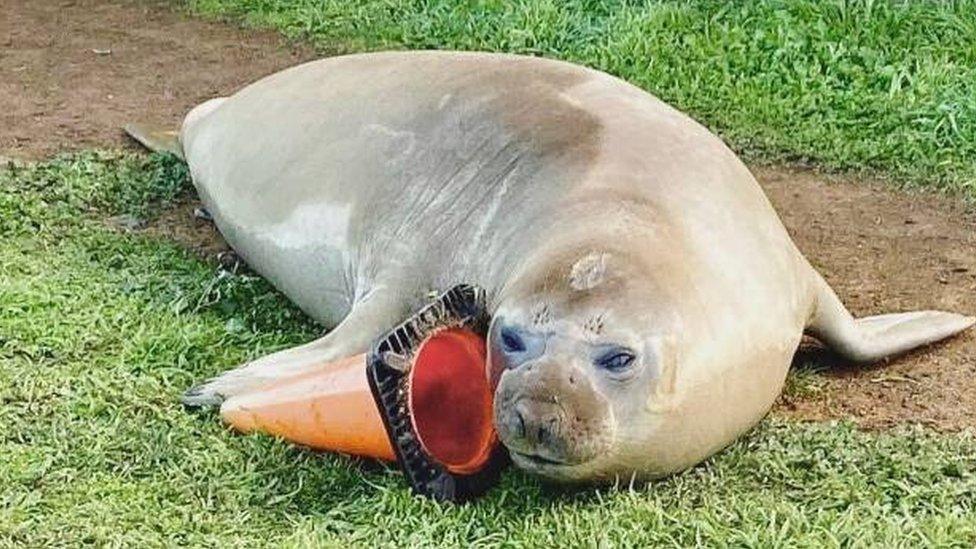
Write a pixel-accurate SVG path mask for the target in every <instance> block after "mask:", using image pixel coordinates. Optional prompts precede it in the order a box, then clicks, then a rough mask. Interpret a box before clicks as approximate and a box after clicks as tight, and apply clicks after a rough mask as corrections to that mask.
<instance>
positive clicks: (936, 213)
mask: <svg viewBox="0 0 976 549" xmlns="http://www.w3.org/2000/svg"><path fill="white" fill-rule="evenodd" d="M0 10H2V15H3V16H2V17H0V47H2V48H3V49H2V52H3V53H2V56H0V75H2V76H0V105H3V106H4V110H3V112H2V113H0V156H20V157H28V158H39V157H43V156H45V155H48V154H51V153H54V152H58V151H63V150H71V149H80V148H85V147H91V146H102V147H104V146H109V147H115V146H131V145H130V144H129V142H128V141H127V140H126V139H125V137H124V136H123V134H122V132H121V130H120V128H121V126H122V125H123V124H124V123H126V122H129V121H143V122H149V123H153V124H158V125H161V126H166V127H174V128H175V127H177V126H178V124H179V122H180V120H181V119H182V116H183V115H184V114H185V113H186V111H187V110H188V109H189V108H191V107H192V106H193V105H195V104H197V103H199V102H200V101H202V100H205V99H207V98H210V97H213V96H215V95H225V94H228V93H230V92H233V91H234V90H236V89H238V88H239V87H240V86H242V85H244V84H247V83H248V82H251V81H253V80H255V79H257V78H258V77H260V76H263V75H265V74H269V73H272V72H275V71H277V70H280V69H282V68H284V67H286V66H289V65H293V64H296V63H298V62H300V61H303V60H307V59H310V58H312V57H314V54H313V53H312V52H311V50H309V49H307V48H303V47H300V46H291V45H288V44H286V43H285V42H284V41H283V40H282V39H280V38H279V37H278V36H277V35H275V34H274V33H270V32H262V31H250V30H241V29H237V28H235V27H232V26H229V25H224V24H219V23H208V22H202V21H197V20H193V19H190V18H188V17H186V16H184V15H181V14H178V13H174V12H173V11H171V10H170V9H169V8H168V7H167V4H165V3H161V2H154V3H146V2H136V1H127V0H109V1H94V0H75V1H61V2H58V1H51V0H36V1H30V0H4V1H3V3H2V6H0ZM108 51H110V52H111V53H107V52H108ZM755 172H756V175H757V177H758V178H759V180H760V182H761V183H762V184H763V187H764V188H765V189H766V192H767V193H768V194H769V197H770V199H771V200H772V201H773V203H774V204H775V206H776V208H777V210H778V211H779V213H780V215H781V217H782V218H783V220H784V222H785V223H786V225H787V227H788V228H789V230H790V232H791V234H792V235H793V237H794V238H795V239H796V241H797V243H798V245H799V246H800V248H801V249H802V250H803V252H804V253H805V254H806V255H807V257H808V258H809V259H810V261H811V262H812V263H813V264H814V265H815V266H816V267H817V268H818V269H820V271H821V272H822V273H823V274H824V276H825V277H826V278H827V280H828V281H829V282H830V283H831V284H832V285H833V286H834V288H835V289H836V290H837V293H838V294H839V295H840V296H841V298H842V299H843V300H844V302H845V303H846V304H847V305H848V306H849V307H850V309H851V310H852V311H853V312H854V314H855V315H858V316H864V315H870V314H879V313H883V312H893V311H903V310H912V309H925V308H938V309H946V310H952V311H959V312H964V313H969V314H973V313H976V218H974V217H973V216H972V215H971V214H967V213H966V211H965V210H964V208H963V206H962V204H960V203H959V202H957V201H953V200H950V199H945V198H941V197H938V196H935V195H932V194H927V193H922V194H907V193H903V192H896V191H892V190H890V189H889V188H886V187H884V186H883V185H882V184H881V183H878V182H871V181H856V180H854V179H852V178H844V177H832V176H824V175H821V174H817V173H814V172H811V171H806V170H789V169H781V168H757V169H756V170H755ZM198 205H199V204H198V203H197V202H196V201H195V200H193V199H184V200H183V201H181V202H180V203H179V204H178V205H177V206H176V207H174V208H172V209H170V210H168V211H167V212H165V213H164V214H163V215H162V216H160V217H159V218H158V219H156V220H154V221H153V222H151V223H150V224H149V226H148V227H147V228H142V229H138V230H143V231H147V232H149V233H150V234H155V235H158V236H160V237H164V238H170V239H173V240H176V241H178V242H180V243H182V244H183V245H185V246H187V247H188V248H190V249H192V250H194V251H196V252H197V253H200V254H202V255H205V256H210V257H212V256H213V255H214V254H216V253H217V252H220V251H223V250H225V249H226V248H225V246H226V245H225V244H224V243H223V240H222V239H221V238H220V236H219V235H217V234H216V232H215V231H214V230H213V227H212V225H211V224H209V223H207V222H204V221H201V220H199V219H196V218H195V217H194V215H193V210H194V208H196V207H198ZM811 361H812V362H814V363H816V364H818V365H822V366H826V367H827V368H826V371H825V372H824V373H822V374H819V375H818V378H817V379H818V382H817V383H818V385H822V387H821V389H822V390H820V391H818V392H817V394H816V395H814V396H805V397H802V398H796V397H787V398H784V399H782V401H781V402H780V404H779V405H778V406H777V408H776V410H775V411H774V413H775V414H778V415H783V416H788V417H794V418H799V419H807V420H823V419H834V418H852V419H854V420H855V421H857V422H858V423H859V424H861V425H863V426H865V427H867V428H883V427H887V426H891V425H895V424H899V423H905V422H913V423H922V424H926V425H929V426H931V427H934V428H936V429H940V430H958V429H962V428H966V427H976V330H970V331H969V332H968V333H966V334H963V335H962V336H960V337H957V338H955V339H954V340H951V341H948V342H946V343H943V344H939V345H935V346H933V347H931V348H928V349H923V350H920V351H916V352H914V353H912V354H910V355H908V356H905V357H901V358H898V359H895V360H892V361H890V363H888V364H879V365H874V366H871V367H867V368H863V367H862V368H857V367H852V366H850V365H845V364H841V363H838V361H837V359H836V358H833V357H831V356H830V355H829V354H827V353H824V352H823V351H822V350H820V349H818V348H817V347H816V346H807V347H805V350H804V351H803V352H801V354H800V355H799V356H798V359H797V361H796V362H797V363H802V362H811Z"/></svg>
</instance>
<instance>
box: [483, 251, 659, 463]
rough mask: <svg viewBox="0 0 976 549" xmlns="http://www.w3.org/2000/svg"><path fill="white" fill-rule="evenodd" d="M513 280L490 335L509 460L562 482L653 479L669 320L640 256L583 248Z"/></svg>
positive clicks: (497, 413)
mask: <svg viewBox="0 0 976 549" xmlns="http://www.w3.org/2000/svg"><path fill="white" fill-rule="evenodd" d="M544 263H545V268H542V269H530V270H536V272H537V274H536V275H532V274H526V273H524V272H523V274H521V275H520V276H518V277H517V283H516V284H515V288H509V291H507V292H506V295H505V296H503V298H502V300H501V302H500V303H499V305H498V308H497V310H496V312H495V315H494V317H493V321H492V325H491V328H490V333H489V368H490V376H491V378H492V380H493V382H495V383H497V387H496V390H495V401H494V421H495V426H496V428H497V430H498V433H499V437H500V438H501V441H502V442H503V443H504V444H505V446H506V447H508V449H509V451H510V453H511V456H512V460H513V461H514V463H515V464H516V465H517V466H519V467H520V468H522V469H525V470H527V471H529V472H532V473H536V474H539V475H542V476H544V477H547V478H550V479H553V480H560V481H594V480H597V481H600V480H602V481H616V480H618V479H619V480H623V481H626V480H628V479H631V478H633V477H635V476H636V477H640V478H643V477H650V476H659V475H660V473H661V472H656V471H648V470H646V468H645V467H644V461H646V457H645V456H646V454H647V443H648V441H647V438H648V437H647V434H648V432H650V431H653V430H654V426H655V424H656V423H657V422H659V421H660V414H659V411H660V409H661V405H662V402H661V401H662V400H666V399H667V393H668V387H667V386H668V384H669V383H670V381H669V377H670V374H669V372H672V373H673V356H672V354H673V353H671V349H670V348H671V344H670V338H669V337H668V335H667V334H668V333H669V332H670V331H671V328H670V327H671V326H673V319H670V318H666V317H665V318H662V317H661V316H660V314H655V311H661V310H662V307H659V306H657V307H656V306H655V301H656V300H660V299H661V295H662V287H661V286H660V285H659V284H656V283H655V281H654V280H653V279H652V277H649V276H648V272H647V271H648V269H653V265H649V264H648V263H647V261H646V260H644V259H643V258H642V257H640V254H637V255H631V254H627V253H626V252H624V251H621V250H619V249H618V250H616V251H608V250H606V249H599V248H596V249H594V248H590V249H584V250H580V249H579V248H578V247H573V249H569V250H565V251H563V252H561V253H559V254H557V255H556V257H552V256H550V257H549V258H547V260H546V261H545V262H544Z"/></svg>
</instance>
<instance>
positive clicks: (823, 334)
mask: <svg viewBox="0 0 976 549" xmlns="http://www.w3.org/2000/svg"><path fill="white" fill-rule="evenodd" d="M817 279H818V283H819V291H818V294H817V309H816V311H815V313H814V315H813V318H812V319H811V322H810V324H809V326H807V331H808V332H809V333H810V335H812V336H814V337H816V338H817V339H819V340H820V341H823V342H824V343H826V344H827V345H828V346H830V348H831V349H833V350H834V351H835V352H837V353H838V354H840V355H841V356H843V357H845V358H848V359H850V360H852V361H854V362H862V363H868V362H874V361H877V360H880V359H882V358H885V357H889V356H894V355H898V354H901V353H904V352H906V351H910V350H912V349H914V348H916V347H921V346H922V345H927V344H929V343H935V342H936V341H939V340H942V339H945V338H947V337H950V336H953V335H955V334H958V333H959V332H961V331H963V330H965V329H967V328H969V327H971V326H973V324H976V318H974V317H971V316H964V315H960V314H956V313H947V312H943V311H915V312H909V313H894V314H886V315H878V316H869V317H865V318H859V319H854V317H852V316H851V313H850V312H848V311H847V308H846V307H844V305H843V304H842V303H841V302H840V299H838V297H837V295H836V294H835V293H834V291H833V290H832V289H831V288H830V286H828V285H827V283H826V282H825V281H824V280H823V279H822V278H820V276H819V275H817Z"/></svg>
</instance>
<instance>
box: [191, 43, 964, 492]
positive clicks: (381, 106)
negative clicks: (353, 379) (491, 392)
mask: <svg viewBox="0 0 976 549" xmlns="http://www.w3.org/2000/svg"><path fill="white" fill-rule="evenodd" d="M180 141H181V143H182V147H183V152H184V154H185V157H186V160H187V162H188V163H189V165H190V170H191V174H192V177H193V181H194V183H195V185H196V187H197V189H198V191H199V193H200V196H201V198H202V199H203V202H204V204H205V205H206V206H207V207H208V209H209V210H210V211H211V213H212V214H213V216H214V219H215V221H216V223H217V226H218V228H219V229H220V231H221V232H222V233H223V235H224V236H225V238H226V239H227V241H228V243H230V245H231V246H232V247H234V249H235V250H237V252H238V253H239V254H240V255H241V256H242V257H244V258H245V260H246V261H247V262H248V264H249V265H250V266H251V267H252V268H254V269H255V270H256V271H257V272H259V273H261V274H262V275H264V276H265V277H267V278H268V279H269V280H270V281H271V282H272V283H273V284H275V285H276V286H277V287H278V288H279V289H281V290H282V291H283V292H284V293H285V294H286V295H287V296H288V297H289V298H290V299H292V300H293V301H294V302H295V303H297V304H298V305H299V306H300V307H301V308H302V309H303V310H305V311H306V312H307V313H308V314H309V315H311V316H312V317H313V318H316V319H317V320H319V321H321V322H322V323H323V324H324V325H326V326H327V327H330V328H334V329H333V330H332V331H331V332H330V333H329V335H327V336H325V337H324V338H322V339H320V340H318V341H316V342H313V343H310V344H308V345H306V346H303V347H299V348H296V349H291V350H288V351H284V352H281V353H277V354H275V355H271V356H269V357H265V358H263V359H259V360H257V361H255V362H253V363H250V364H247V365H244V366H243V367H241V368H239V369H237V370H233V371H231V372H228V373H227V374H225V375H223V376H221V377H218V378H216V379H215V380H213V381H211V382H209V383H207V384H205V385H203V386H201V387H199V388H197V389H195V390H193V391H191V393H189V394H188V396H187V398H186V400H187V402H188V403H191V404H205V403H213V402H217V401H219V400H220V399H221V398H222V397H224V396H227V395H232V394H235V393H236V392H239V391H242V390H245V389H246V388H248V387H253V386H254V385H255V384H256V383H259V382H261V381H262V380H265V379H267V378H270V377H281V376H289V375H297V374H298V373H300V372H301V371H303V368H307V367H308V366H309V365H311V364H312V363H317V362H320V361H322V360H334V359H338V358H341V357H343V356H348V355H352V354H357V353H361V352H364V351H365V350H366V348H367V347H368V345H369V344H370V342H371V341H372V340H373V339H374V338H375V337H376V336H377V335H378V334H382V333H384V332H385V331H387V330H389V329H390V328H392V327H393V326H394V325H396V324H397V323H398V322H399V321H400V320H401V319H402V318H403V316H404V315H406V314H408V313H409V312H410V311H411V310H414V309H415V308H416V307H417V306H418V305H419V304H420V303H423V302H424V301H426V299H427V298H428V295H429V294H430V292H432V291H436V290H440V289H444V288H447V287H450V286H452V285H454V284H456V283H471V284H476V285H479V286H481V287H483V288H485V289H486V290H487V291H488V295H489V300H490V306H491V311H492V313H493V322H492V328H491V330H490V353H491V358H490V363H491V364H490V368H489V374H490V375H491V376H492V379H493V381H494V382H496V383H498V388H497V390H496V398H495V422H496V426H497V428H498V430H499V434H500V436H501V438H502V440H503V442H505V444H506V445H507V446H508V447H509V449H510V450H511V451H512V455H513V460H514V461H515V463H516V464H517V465H520V466H522V467H523V468H526V469H529V470H532V471H535V472H538V473H540V474H543V475H545V476H548V477H551V478H556V479H565V480H600V479H606V480H609V479H614V478H619V477H629V476H632V475H636V476H638V477H656V476H660V475H664V474H667V473H670V472H673V471H677V470H680V469H682V468H685V467H688V466H690V465H693V464H695V463H697V462H698V461H700V460H702V459H703V458H705V457H706V456H708V455H709V454H711V453H713V452H714V451H716V450H718V449H720V448H722V447H723V446H725V445H727V444H728V443H730V442H731V441H732V440H734V438H735V437H736V436H738V435H739V434H741V433H743V432H744V431H746V430H747V429H749V428H750V427H751V426H753V425H754V424H755V423H756V422H757V421H759V419H760V418H761V417H762V416H763V415H764V414H765V413H766V412H767V411H768V410H769V408H770V407H771V406H772V404H773V402H774V400H775V399H776V397H777V395H778V394H779V392H780V390H781V389H782V386H783V382H784V379H785V377H786V373H787V370H788V368H789V365H790V361H791V358H792V356H793V353H794V352H795V350H796V348H797V346H798V344H799V342H800V338H801V336H802V334H803V333H804V331H805V330H806V331H807V332H808V333H810V334H812V335H814V336H816V337H819V338H820V339H821V340H823V341H824V342H825V343H827V344H828V345H830V346H832V347H833V348H834V349H835V350H837V351H838V352H839V353H841V354H843V355H845V356H848V357H849V358H851V359H853V360H857V361H871V360H876V359H878V358H881V357H883V356H887V355H890V354H895V353H899V352H902V351H905V350H907V349H910V348H912V347H915V346H918V345H921V344H924V343H929V342H932V341H935V340H938V339H941V338H943V337H946V336H948V335H951V334H953V333H956V332H958V331H960V330H962V329H965V328H966V327H967V326H969V325H971V324H972V322H973V319H971V318H967V317H963V316H960V315H954V314H951V313H939V312H919V313H904V314H899V315H884V316H880V317H870V318H867V319H861V320H857V321H855V320H854V319H853V318H851V316H850V314H849V313H848V312H847V311H846V309H844V307H843V306H842V305H841V304H840V302H839V301H838V299H837V298H836V296H835V295H834V293H833V292H832V291H831V290H830V288H829V287H828V286H827V285H826V283H825V282H824V281H823V279H822V278H821V277H820V276H819V275H818V274H817V273H816V272H815V271H814V270H813V269H812V268H811V266H810V265H809V263H808V262H807V261H806V259H805V258H804V257H803V256H802V254H801V253H800V252H799V251H798V250H797V248H796V247H795V245H794V244H793V242H792V241H791V239H790V237H789V235H788V234H787V232H786V230H785V229H784V227H783V225H782V223H781V222H780V220H779V219H778V217H777V215H776V213H775V212H774V211H773V209H772V207H771V205H770V203H769V201H768V200H767V199H766V197H765V195H764V194H763V193H762V191H761V189H760V188H759V186H758V184H757V183H756V181H755V179H754V178H753V177H752V175H751V174H750V173H749V171H748V170H747V168H746V167H745V166H744V165H743V164H742V162H740V161H739V160H738V159H737V158H736V156H735V155H734V154H733V153H732V152H731V151H730V150H729V149H728V148H727V147H726V146H725V145H724V144H723V143H722V142H721V140H719V139H718V138H717V137H715V136H714V135H712V134H711V133H710V132H708V131H707V130H706V129H705V128H703V127H702V126H700V125H699V124H697V123H696V122H694V121H692V120H691V119H690V118H688V117H687V116H685V115H683V114H681V113H680V112H678V111H676V110H674V109H673V108H671V107H669V106H667V105H666V104H664V103H662V102H661V101H659V100H657V99H655V98H654V97H652V96H650V95H648V94H647V93H645V92H643V91H642V90H640V89H638V88H636V87H633V86H631V85H629V84H627V83H625V82H623V81H621V80H619V79H616V78H613V77H611V76H609V75H606V74H604V73H601V72H598V71H593V70H589V69H586V68H582V67H578V66H575V65H571V64H567V63H562V62H557V61H551V60H544V59H537V58H528V57H518V56H509V55H494V54H478V53H446V52H414V53H406V52H404V53H380V54H367V55H354V56H347V57H337V58H331V59H326V60H322V61H316V62H312V63H308V64H305V65H301V66H298V67H294V68H292V69H289V70H286V71H283V72H281V73H278V74H275V75H272V76H269V77H267V78H265V79H263V80H261V81H258V82H257V83H255V84H252V85H250V86H248V87H246V88H244V89H243V90H242V91H240V92H238V93H237V94H235V95H233V96H231V97H229V98H226V99H224V98H221V99H216V100H212V101H210V102H207V103H204V104H203V105H201V106H200V107H197V109H195V110H194V111H193V112H191V113H190V115H188V116H187V119H186V121H185V122H184V125H183V129H182V132H181V135H180Z"/></svg>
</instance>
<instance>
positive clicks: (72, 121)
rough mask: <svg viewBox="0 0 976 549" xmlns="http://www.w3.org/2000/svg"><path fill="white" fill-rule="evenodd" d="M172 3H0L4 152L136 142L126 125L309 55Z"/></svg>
mask: <svg viewBox="0 0 976 549" xmlns="http://www.w3.org/2000/svg"><path fill="white" fill-rule="evenodd" d="M171 5H172V3H171V2H170V3H166V2H162V1H137V0H107V1H99V0H2V1H0V151H2V152H0V154H2V155H5V156H8V157H15V158H28V159H31V158H40V157H43V156H47V155H50V154H52V153H55V152H59V151H66V150H77V149H84V148H87V147H92V146H97V147H105V146H110V147H123V146H133V145H131V144H130V143H129V142H128V141H127V140H126V138H125V136H124V135H123V133H122V130H121V128H122V126H123V125H124V124H125V123H127V122H133V121H142V122H147V123H152V124H158V125H160V126H165V127H173V128H177V127H179V123H180V121H181V120H182V119H183V115H184V114H186V111H187V110H188V109H189V108H190V107H192V106H194V105H196V104H198V103H200V102H201V101H204V100H206V99H209V98H211V97H214V96H216V95H226V94H228V93H231V92H233V91H235V90H236V89H238V88H239V87H240V86H241V85H242V84H246V83H248V82H251V81H253V80H256V79H258V78H259V77H261V76H264V75H267V74H270V73H273V72H276V71H278V70H281V69H283V68H285V67H288V66H290V65H293V64H295V63H298V62H300V61H303V60H306V59H311V58H313V57H314V54H313V52H312V51H311V50H310V49H308V48H305V47H302V46H298V45H290V44H287V43H286V42H285V41H284V40H283V39H282V38H281V37H279V36H278V35H277V34H275V33H273V32H269V31H254V30H242V29H238V28H236V27H233V26H230V25H224V24H220V23H214V22H206V21H200V20H196V19H192V18H190V17H188V16H186V15H183V14H181V13H177V12H175V11H174V10H173V9H171V7H168V6H171Z"/></svg>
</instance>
